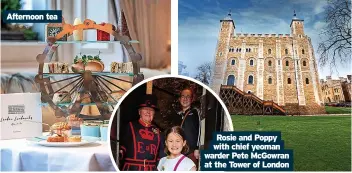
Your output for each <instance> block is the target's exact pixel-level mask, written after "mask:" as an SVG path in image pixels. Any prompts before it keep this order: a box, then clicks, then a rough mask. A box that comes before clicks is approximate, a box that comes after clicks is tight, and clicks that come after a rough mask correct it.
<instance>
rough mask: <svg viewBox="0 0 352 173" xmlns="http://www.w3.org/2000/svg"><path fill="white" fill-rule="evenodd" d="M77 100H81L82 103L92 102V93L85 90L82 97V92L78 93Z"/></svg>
mask: <svg viewBox="0 0 352 173" xmlns="http://www.w3.org/2000/svg"><path fill="white" fill-rule="evenodd" d="M77 101H80V102H81V103H86V104H87V103H91V102H92V101H91V99H90V94H89V93H88V92H85V93H83V94H82V97H81V94H80V93H78V94H77Z"/></svg>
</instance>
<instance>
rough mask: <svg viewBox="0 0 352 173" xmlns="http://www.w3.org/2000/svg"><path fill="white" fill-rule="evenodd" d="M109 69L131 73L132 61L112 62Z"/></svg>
mask: <svg viewBox="0 0 352 173" xmlns="http://www.w3.org/2000/svg"><path fill="white" fill-rule="evenodd" d="M110 71H111V72H112V73H133V63H132V62H127V63H118V62H112V63H111V66H110Z"/></svg>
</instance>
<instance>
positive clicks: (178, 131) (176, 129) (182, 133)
mask: <svg viewBox="0 0 352 173" xmlns="http://www.w3.org/2000/svg"><path fill="white" fill-rule="evenodd" d="M170 133H176V134H179V135H180V136H181V137H182V140H183V141H186V138H185V136H186V134H185V131H183V129H182V128H181V127H180V126H174V127H171V128H169V129H167V130H166V131H165V143H166V141H167V136H168V135H169V134H170ZM188 151H189V147H188V144H187V141H186V145H185V146H183V148H182V151H181V153H182V154H187V153H188ZM164 152H165V153H166V155H170V151H169V150H168V149H167V147H165V148H164Z"/></svg>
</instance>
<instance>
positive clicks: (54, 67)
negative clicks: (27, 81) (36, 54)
mask: <svg viewBox="0 0 352 173" xmlns="http://www.w3.org/2000/svg"><path fill="white" fill-rule="evenodd" d="M45 66H47V67H46V68H47V69H48V72H49V73H69V70H68V64H67V63H62V62H53V63H45Z"/></svg>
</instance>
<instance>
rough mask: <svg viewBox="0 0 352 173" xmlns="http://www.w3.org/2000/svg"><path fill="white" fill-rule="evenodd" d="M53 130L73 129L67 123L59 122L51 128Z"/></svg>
mask: <svg viewBox="0 0 352 173" xmlns="http://www.w3.org/2000/svg"><path fill="white" fill-rule="evenodd" d="M50 129H51V130H70V129H71V127H70V126H69V125H68V123H67V122H57V123H54V124H53V125H52V126H51V127H50Z"/></svg>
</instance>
